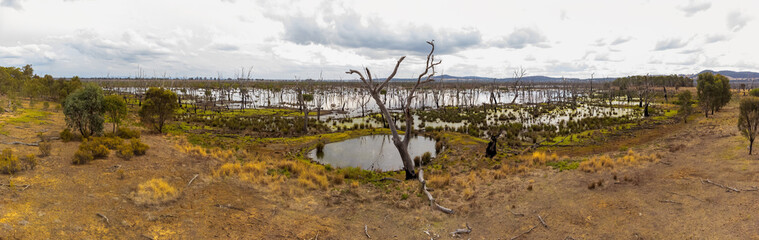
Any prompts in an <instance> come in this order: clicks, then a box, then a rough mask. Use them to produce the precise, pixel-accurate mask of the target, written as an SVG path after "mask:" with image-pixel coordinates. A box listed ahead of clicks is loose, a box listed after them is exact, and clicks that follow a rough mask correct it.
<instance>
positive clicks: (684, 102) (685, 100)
mask: <svg viewBox="0 0 759 240" xmlns="http://www.w3.org/2000/svg"><path fill="white" fill-rule="evenodd" d="M692 99H693V94H691V93H690V91H683V92H681V93H679V94H677V100H678V101H679V102H680V110H678V112H679V113H680V114H681V115H682V116H683V122H685V123H688V116H690V115H691V113H693V106H691V104H692V103H691V102H692V101H693V100H692Z"/></svg>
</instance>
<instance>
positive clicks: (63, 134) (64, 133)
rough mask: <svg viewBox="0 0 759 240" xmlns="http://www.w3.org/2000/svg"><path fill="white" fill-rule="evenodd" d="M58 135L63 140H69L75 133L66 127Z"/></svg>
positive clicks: (73, 137) (72, 138) (74, 136)
mask: <svg viewBox="0 0 759 240" xmlns="http://www.w3.org/2000/svg"><path fill="white" fill-rule="evenodd" d="M60 137H61V140H63V142H69V141H71V140H74V139H75V138H76V135H75V134H74V133H72V132H71V129H68V128H66V129H63V131H61V134H60Z"/></svg>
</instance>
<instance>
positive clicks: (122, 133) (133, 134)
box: [116, 127, 140, 139]
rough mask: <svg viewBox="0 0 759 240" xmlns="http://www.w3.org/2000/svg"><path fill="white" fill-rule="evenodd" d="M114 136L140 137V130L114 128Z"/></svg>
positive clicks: (124, 137)
mask: <svg viewBox="0 0 759 240" xmlns="http://www.w3.org/2000/svg"><path fill="white" fill-rule="evenodd" d="M116 136H118V137H120V138H123V139H131V138H140V131H139V130H135V129H131V128H125V127H120V128H119V129H118V130H116Z"/></svg>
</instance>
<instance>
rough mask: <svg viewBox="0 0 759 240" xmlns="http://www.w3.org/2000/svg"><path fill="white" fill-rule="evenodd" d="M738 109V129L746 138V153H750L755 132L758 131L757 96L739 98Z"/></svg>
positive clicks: (758, 101) (758, 111) (758, 104)
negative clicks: (747, 143)
mask: <svg viewBox="0 0 759 240" xmlns="http://www.w3.org/2000/svg"><path fill="white" fill-rule="evenodd" d="M740 110H741V112H740V115H739V116H738V129H739V130H740V131H741V134H742V135H743V136H744V137H746V138H748V142H749V145H748V154H749V155H751V151H752V149H753V147H754V139H756V133H757V132H759V98H757V97H746V98H743V99H741V104H740Z"/></svg>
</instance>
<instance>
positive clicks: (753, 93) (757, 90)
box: [748, 88, 759, 97]
mask: <svg viewBox="0 0 759 240" xmlns="http://www.w3.org/2000/svg"><path fill="white" fill-rule="evenodd" d="M748 95H751V96H754V97H759V88H754V89H751V91H748Z"/></svg>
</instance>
